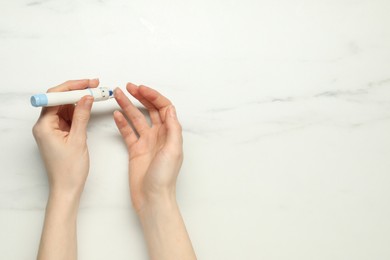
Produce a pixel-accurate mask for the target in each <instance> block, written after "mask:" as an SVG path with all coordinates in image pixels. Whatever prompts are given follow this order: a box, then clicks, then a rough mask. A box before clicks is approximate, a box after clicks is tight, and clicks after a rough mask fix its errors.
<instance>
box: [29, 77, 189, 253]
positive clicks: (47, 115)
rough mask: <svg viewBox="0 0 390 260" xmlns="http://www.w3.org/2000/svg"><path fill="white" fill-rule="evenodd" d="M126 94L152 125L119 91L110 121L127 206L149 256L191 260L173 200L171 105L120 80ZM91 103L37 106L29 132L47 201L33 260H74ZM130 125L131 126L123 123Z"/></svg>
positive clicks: (177, 159) (178, 148)
mask: <svg viewBox="0 0 390 260" xmlns="http://www.w3.org/2000/svg"><path fill="white" fill-rule="evenodd" d="M98 85H99V81H98V80H97V79H94V80H75V81H67V82H65V83H63V84H61V85H59V86H57V87H54V88H51V89H49V92H61V91H70V90H76V89H84V88H86V87H97V86H98ZM126 88H127V91H128V92H129V93H130V94H131V95H132V96H133V97H134V98H136V99H138V100H139V101H140V102H141V103H142V104H143V105H144V106H145V107H146V108H147V109H148V111H149V114H150V118H151V122H152V125H149V124H148V122H147V120H146V118H145V117H144V116H143V114H142V113H141V112H140V111H139V110H138V108H137V107H135V106H134V105H133V103H132V102H131V101H130V100H129V99H128V98H127V97H126V96H125V94H124V93H123V92H122V90H120V89H119V88H118V89H116V90H115V98H116V101H117V102H118V104H119V106H120V107H121V108H122V111H123V112H119V111H115V112H114V115H113V117H114V120H115V123H116V125H117V127H118V129H119V132H120V133H121V135H122V137H123V139H124V142H125V144H126V146H127V150H128V154H129V186H130V196H131V200H132V204H133V208H134V210H135V212H136V213H137V215H138V217H139V219H140V222H141V224H142V228H143V232H144V237H145V240H146V243H147V246H148V253H149V257H150V259H153V260H154V259H161V260H165V259H167V260H168V259H170V260H172V259H181V260H186V259H196V256H195V252H194V250H193V248H192V245H191V241H190V238H189V236H188V233H187V231H186V228H185V225H184V221H183V218H182V216H181V214H180V210H179V207H178V204H177V201H176V179H177V176H178V174H179V171H180V167H181V164H182V161H183V151H182V142H183V140H182V131H181V126H180V123H179V121H178V118H177V116H176V111H175V108H174V106H173V105H172V103H171V102H170V101H169V100H168V99H167V98H166V97H164V96H162V95H161V94H160V93H158V92H157V91H155V90H153V89H151V88H149V87H146V86H136V85H134V84H131V83H128V84H127V86H126ZM92 101H93V98H92V97H90V96H86V97H84V98H83V99H81V100H80V101H79V102H78V103H77V105H76V106H74V105H65V106H57V107H50V108H43V109H42V113H41V116H40V117H39V119H38V121H37V123H36V124H35V125H34V127H33V134H34V137H35V139H36V142H37V144H38V147H39V150H40V153H41V157H42V159H43V161H44V163H45V167H46V171H47V175H48V179H49V186H50V192H49V198H48V202H47V207H46V214H45V221H44V226H43V230H42V236H41V243H40V246H39V250H38V259H39V260H45V259H58V260H62V259H66V260H68V259H77V232H76V230H77V229H76V224H77V212H78V206H79V201H80V197H81V195H82V192H83V189H84V185H85V182H86V179H87V176H88V172H89V155H88V147H87V143H86V138H87V134H86V130H87V125H88V121H89V118H90V114H91V108H92ZM126 118H127V119H128V120H129V121H130V122H131V124H132V125H133V127H131V126H130V125H129V123H128V120H126Z"/></svg>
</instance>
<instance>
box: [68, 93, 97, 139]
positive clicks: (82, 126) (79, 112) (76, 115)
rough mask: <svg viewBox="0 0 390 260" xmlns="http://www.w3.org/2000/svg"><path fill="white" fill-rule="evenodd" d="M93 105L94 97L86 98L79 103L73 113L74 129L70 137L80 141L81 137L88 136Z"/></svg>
mask: <svg viewBox="0 0 390 260" xmlns="http://www.w3.org/2000/svg"><path fill="white" fill-rule="evenodd" d="M92 103H93V97H92V96H85V97H83V98H82V99H81V100H80V101H79V102H78V103H77V105H76V107H75V109H74V112H73V119H72V127H71V129H70V133H69V135H70V137H73V138H74V137H76V139H79V138H80V137H81V138H82V137H85V136H86V133H87V125H88V121H89V118H90V116H91V108H92Z"/></svg>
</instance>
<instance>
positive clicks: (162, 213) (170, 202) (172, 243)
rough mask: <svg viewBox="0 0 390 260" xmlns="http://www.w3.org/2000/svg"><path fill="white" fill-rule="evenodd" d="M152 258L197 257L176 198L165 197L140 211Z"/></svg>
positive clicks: (161, 259)
mask: <svg viewBox="0 0 390 260" xmlns="http://www.w3.org/2000/svg"><path fill="white" fill-rule="evenodd" d="M139 217H140V220H141V223H142V227H143V231H144V236H145V239H146V242H147V245H148V251H149V256H150V259H152V260H156V259H159V260H176V259H177V260H188V259H196V256H195V252H194V249H193V248H192V245H191V241H190V238H189V236H188V233H187V230H186V227H185V225H184V221H183V218H182V216H181V214H180V210H179V207H178V205H177V203H176V200H175V199H163V200H162V201H159V202H158V203H154V204H153V205H150V206H147V207H145V208H144V209H143V210H142V211H141V212H139Z"/></svg>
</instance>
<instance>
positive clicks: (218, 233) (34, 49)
mask: <svg viewBox="0 0 390 260" xmlns="http://www.w3.org/2000/svg"><path fill="white" fill-rule="evenodd" d="M389 13H390V2H389V1H387V0H375V1H371V0H329V1H323V0H313V1H304V0H284V1H283V0H276V1H271V0H268V1H265V0H261V1H250V0H242V1H236V0H229V1H228V0H226V1H205V0H202V1H178V0H176V1H166V0H165V1H141V0H138V1H125V0H117V1H113V0H112V1H109V0H100V1H98V0H96V1H95V0H87V1H81V0H78V1H77V0H70V1H65V0H20V1H1V2H0V71H1V79H2V80H1V82H2V84H1V87H0V97H1V100H2V102H1V103H0V119H1V124H0V133H1V135H0V143H1V151H0V157H1V164H2V170H1V171H0V244H1V246H0V258H1V259H32V258H34V257H35V254H36V252H37V247H38V243H39V237H40V232H41V227H42V221H43V214H44V208H45V203H46V197H47V192H48V187H47V180H46V175H45V172H44V168H43V166H42V163H41V161H40V157H39V154H38V150H37V148H36V145H35V142H34V140H33V137H32V135H31V127H32V125H33V124H34V122H35V120H36V118H37V117H38V115H39V109H37V108H33V107H32V106H31V105H30V104H29V97H30V95H32V94H35V93H38V92H43V91H45V90H46V89H47V88H49V87H52V86H54V85H57V84H59V83H62V82H63V81H65V80H68V79H78V78H95V77H99V78H100V80H101V86H121V87H122V88H123V87H124V86H125V83H126V82H127V81H132V82H134V83H137V84H146V85H149V86H151V87H154V88H156V89H158V90H159V91H160V92H161V93H163V94H165V95H166V96H168V97H169V98H170V99H171V100H172V101H173V102H174V103H175V105H176V107H177V110H178V114H179V117H180V119H181V122H182V125H183V128H184V138H185V161H184V165H183V168H182V172H181V175H180V179H179V181H178V200H179V202H180V205H181V209H182V213H183V216H184V218H185V221H186V224H187V228H188V230H189V233H190V236H191V238H192V241H193V244H194V247H195V249H196V252H197V255H198V258H199V259H210V260H216V259H224V260H228V259H229V260H233V259H234V260H235V259H272V260H273V259H289V260H295V259H297V260H298V259H299V260H306V259H307V260H312V259H316V260H320V259H324V260H325V259H326V260H328V259H332V260H337V259H340V260H341V259H342V260H345V259H353V260H360V259H361V260H363V259H376V260H381V259H389V258H390V246H389V245H390V221H389V219H390V207H389V203H390V189H389V186H390V26H389V24H390V16H389ZM115 109H117V106H116V104H115V102H114V101H108V102H101V103H95V105H94V108H93V118H92V120H91V122H90V126H89V129H88V134H89V136H88V143H89V147H90V157H91V162H92V166H91V171H90V176H89V179H88V181H87V186H86V188H85V191H84V194H83V198H82V202H81V208H80V213H79V221H78V235H79V237H78V240H79V259H94V260H100V259H147V254H146V249H145V246H144V242H143V237H142V232H141V230H140V226H139V223H138V220H137V218H136V216H135V214H134V212H133V211H132V209H131V206H130V199H129V196H128V195H129V192H128V185H127V174H126V170H127V155H126V150H125V146H124V145H123V143H122V140H121V138H120V136H119V134H118V132H117V130H116V127H115V124H114V122H113V119H112V112H113V111H114V110H115Z"/></svg>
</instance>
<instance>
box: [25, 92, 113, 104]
mask: <svg viewBox="0 0 390 260" xmlns="http://www.w3.org/2000/svg"><path fill="white" fill-rule="evenodd" d="M87 95H90V96H92V97H93V98H94V101H102V100H108V99H110V98H113V97H114V91H113V90H111V89H109V88H104V87H98V88H87V89H83V90H72V91H66V92H50V93H45V94H37V95H33V96H31V99H30V101H31V105H33V106H34V107H49V106H59V105H65V104H75V103H77V102H78V101H79V100H80V99H81V98H82V97H84V96H87Z"/></svg>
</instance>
